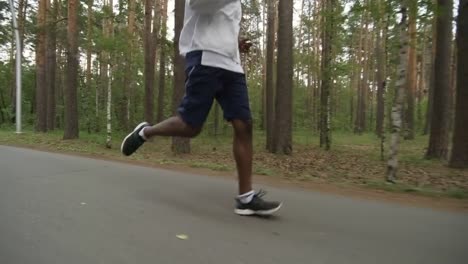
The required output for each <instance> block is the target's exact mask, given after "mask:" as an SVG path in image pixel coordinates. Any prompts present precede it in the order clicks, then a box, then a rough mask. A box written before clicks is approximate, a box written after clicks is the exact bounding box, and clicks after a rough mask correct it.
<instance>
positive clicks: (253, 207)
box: [234, 190, 282, 215]
mask: <svg viewBox="0 0 468 264" xmlns="http://www.w3.org/2000/svg"><path fill="white" fill-rule="evenodd" d="M265 194H266V192H265V191H262V190H260V191H259V192H257V193H255V194H254V196H253V198H252V201H250V203H248V204H244V203H242V202H241V201H240V200H239V199H236V202H237V205H236V209H234V212H235V213H236V214H238V215H271V214H273V213H274V212H276V211H278V210H279V209H280V208H281V205H282V203H280V202H267V201H264V200H263V199H262V197H263V196H264V195H265Z"/></svg>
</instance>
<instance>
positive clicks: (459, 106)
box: [449, 0, 468, 168]
mask: <svg viewBox="0 0 468 264" xmlns="http://www.w3.org/2000/svg"><path fill="white" fill-rule="evenodd" d="M456 68H457V81H456V84H457V85H456V94H457V96H456V101H455V122H454V130H453V138H452V142H453V144H452V151H451V155H450V161H449V166H450V167H453V168H468V133H467V131H468V111H467V108H466V103H467V102H468V86H467V83H468V0H460V3H459V6H458V20H457V67H456Z"/></svg>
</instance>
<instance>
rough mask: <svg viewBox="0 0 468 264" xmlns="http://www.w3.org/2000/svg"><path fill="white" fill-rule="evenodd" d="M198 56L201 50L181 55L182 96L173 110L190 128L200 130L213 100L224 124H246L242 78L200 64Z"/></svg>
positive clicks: (247, 108)
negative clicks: (219, 109) (184, 78)
mask: <svg viewBox="0 0 468 264" xmlns="http://www.w3.org/2000/svg"><path fill="white" fill-rule="evenodd" d="M201 57H202V52H201V51H194V52H190V53H188V54H186V56H185V60H186V66H185V75H186V81H185V96H184V98H183V99H182V102H181V103H180V105H179V108H178V109H177V111H178V113H179V115H180V117H181V118H182V119H183V120H184V122H185V123H187V124H188V125H190V126H192V127H202V126H203V123H205V120H206V118H207V116H208V113H209V112H210V109H211V106H212V105H213V101H214V99H216V100H217V101H218V103H219V104H220V106H221V108H222V109H223V112H224V119H226V120H227V121H232V120H234V119H239V120H243V121H250V120H251V119H252V116H251V113H250V106H249V96H248V92H247V83H246V80H245V75H244V74H242V73H237V72H232V71H228V70H225V69H221V68H216V67H210V66H204V65H201Z"/></svg>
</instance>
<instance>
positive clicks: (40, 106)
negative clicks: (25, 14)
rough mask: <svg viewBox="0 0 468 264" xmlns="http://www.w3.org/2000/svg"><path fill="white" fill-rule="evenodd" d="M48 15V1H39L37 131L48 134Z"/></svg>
mask: <svg viewBox="0 0 468 264" xmlns="http://www.w3.org/2000/svg"><path fill="white" fill-rule="evenodd" d="M46 13H47V0H40V1H39V9H38V12H37V15H38V18H37V26H38V32H37V47H36V131H37V132H47V92H48V91H47V79H46V71H47V63H46V45H47V43H46V38H47V30H46V29H47V27H46Z"/></svg>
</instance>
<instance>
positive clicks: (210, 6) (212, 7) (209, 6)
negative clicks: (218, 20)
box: [176, 0, 239, 14]
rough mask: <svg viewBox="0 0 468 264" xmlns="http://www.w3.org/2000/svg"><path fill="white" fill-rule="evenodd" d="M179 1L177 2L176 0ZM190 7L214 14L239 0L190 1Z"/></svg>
mask: <svg viewBox="0 0 468 264" xmlns="http://www.w3.org/2000/svg"><path fill="white" fill-rule="evenodd" d="M176 1H177V0H176ZM188 1H189V5H190V7H191V8H192V9H193V10H195V11H197V12H200V13H203V14H209V13H213V12H215V11H217V10H219V9H221V8H222V7H223V6H225V5H227V4H229V3H230V2H235V1H239V0H188Z"/></svg>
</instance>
